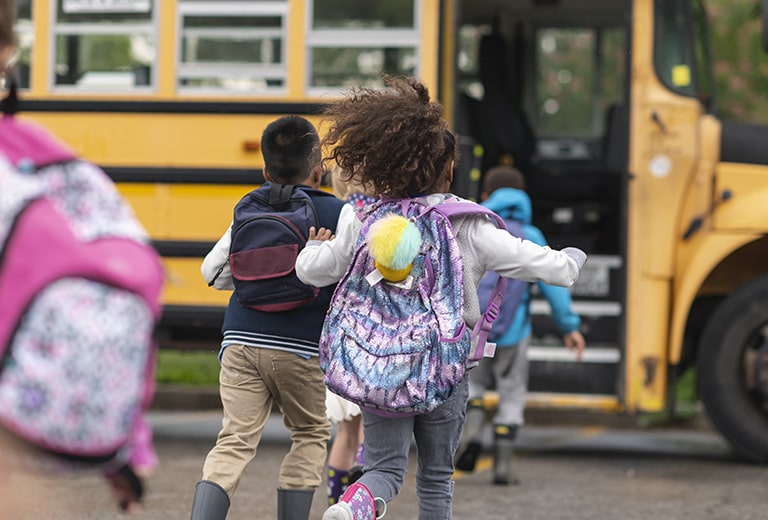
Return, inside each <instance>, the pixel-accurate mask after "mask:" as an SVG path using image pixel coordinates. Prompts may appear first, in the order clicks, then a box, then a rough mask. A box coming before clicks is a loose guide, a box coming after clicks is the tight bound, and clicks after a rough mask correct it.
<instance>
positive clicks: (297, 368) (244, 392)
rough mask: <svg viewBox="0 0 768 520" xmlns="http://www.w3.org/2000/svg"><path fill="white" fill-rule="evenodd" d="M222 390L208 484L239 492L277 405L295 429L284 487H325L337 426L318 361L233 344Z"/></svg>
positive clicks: (206, 468) (206, 471)
mask: <svg viewBox="0 0 768 520" xmlns="http://www.w3.org/2000/svg"><path fill="white" fill-rule="evenodd" d="M219 391H220V394H221V402H222V404H223V406H224V418H223V421H222V429H221V431H220V432H219V435H218V438H217V440H216V446H214V448H213V449H212V450H211V451H210V452H209V453H208V456H207V457H206V459H205V465H204V466H203V479H204V480H212V481H213V482H216V483H217V484H219V485H220V486H221V487H223V488H224V490H225V491H226V492H227V494H228V495H229V496H230V497H231V496H232V495H233V494H234V493H235V490H236V489H237V485H238V483H239V482H240V477H241V476H242V474H243V472H244V471H245V468H246V466H247V465H248V463H249V462H250V461H251V460H252V459H253V458H254V456H255V455H256V449H257V447H258V445H259V441H261V436H262V434H263V432H264V425H265V424H266V423H267V419H268V418H269V415H270V413H271V411H272V405H273V404H276V405H277V406H278V407H279V408H280V410H281V411H282V414H283V422H284V423H285V426H286V427H287V428H288V429H289V430H290V431H291V449H290V451H289V452H288V454H287V455H286V456H285V458H283V462H282V464H281V465H280V475H279V479H278V486H279V487H280V488H283V489H309V488H316V487H318V486H320V484H321V482H322V473H323V469H324V466H325V458H326V450H327V442H328V439H329V438H330V432H331V425H330V422H329V421H328V419H327V417H326V413H325V385H324V384H323V372H322V371H321V370H320V363H319V360H318V358H317V357H312V358H309V359H305V358H303V357H301V356H299V355H297V354H293V353H290V352H283V351H280V350H273V349H267V348H256V347H246V346H243V345H231V346H229V347H227V348H225V349H224V353H223V356H222V359H221V374H220V376H219Z"/></svg>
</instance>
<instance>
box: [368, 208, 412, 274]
mask: <svg viewBox="0 0 768 520" xmlns="http://www.w3.org/2000/svg"><path fill="white" fill-rule="evenodd" d="M368 248H369V251H370V253H371V256H372V257H373V259H374V264H375V266H376V269H378V270H379V272H381V274H382V276H383V277H384V279H385V280H387V281H389V282H400V281H402V280H404V279H405V278H406V277H407V276H408V274H409V273H410V272H411V266H412V264H413V259H414V258H415V257H416V255H417V254H418V252H419V249H420V248H421V233H420V232H419V230H418V228H417V227H416V226H415V225H414V223H413V222H411V221H410V220H408V219H407V218H405V217H401V216H399V215H394V214H391V215H387V216H385V217H383V218H382V219H380V220H379V221H377V222H375V223H374V224H373V225H372V226H371V229H370V230H369V232H368Z"/></svg>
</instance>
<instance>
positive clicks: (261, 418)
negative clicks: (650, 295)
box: [191, 116, 344, 520]
mask: <svg viewBox="0 0 768 520" xmlns="http://www.w3.org/2000/svg"><path fill="white" fill-rule="evenodd" d="M318 143H319V139H318V134H317V131H316V130H315V128H314V126H313V125H312V124H311V123H310V122H309V121H307V120H306V119H304V118H302V117H298V116H287V117H282V118H280V119H277V120H276V121H274V122H272V123H271V124H269V125H268V126H267V128H266V129H265V130H264V133H263V135H262V138H261V146H262V153H263V155H264V178H265V179H266V181H267V182H266V183H265V184H264V185H263V186H262V187H261V188H259V189H257V190H255V191H253V192H251V193H250V194H249V195H247V196H246V198H247V197H249V196H252V195H254V194H260V193H261V194H265V195H266V197H267V199H269V195H270V193H274V192H275V188H277V189H278V190H280V191H286V190H285V188H288V191H290V187H289V186H286V185H298V186H297V188H295V190H294V191H293V192H292V193H293V195H292V196H297V195H301V194H300V193H298V192H299V190H300V191H302V192H303V193H305V194H306V195H308V196H309V198H310V199H311V202H312V205H313V206H314V210H315V213H316V215H317V221H318V222H319V225H320V226H322V227H328V226H330V227H331V229H333V230H335V228H336V222H337V220H338V218H339V213H340V212H341V208H342V206H343V205H344V202H342V201H341V200H339V199H337V198H336V197H334V196H332V195H331V194H329V193H326V192H324V191H321V190H319V189H317V187H318V186H319V184H320V179H321V176H322V173H323V171H322V165H321V155H320V149H319V147H318ZM246 198H244V199H243V200H246ZM241 203H242V201H241ZM239 206H240V204H238V207H239ZM232 228H233V226H230V230H227V232H226V233H224V235H223V236H222V237H221V239H220V240H219V242H218V243H217V244H216V245H215V246H214V248H213V249H212V250H211V251H210V253H208V255H207V256H206V257H205V260H204V261H203V264H202V267H201V271H202V274H203V277H204V278H205V280H206V281H208V282H209V284H212V285H213V286H214V287H215V288H216V289H224V290H226V289H233V288H234V287H235V282H234V281H233V273H232V270H231V268H230V263H229V256H230V245H231V243H232V232H231V229H232ZM307 231H308V230H307ZM305 238H306V237H305ZM289 267H292V266H289ZM235 274H237V273H235ZM332 292H333V287H329V288H323V289H320V291H319V292H318V293H317V297H316V298H315V299H314V300H312V301H310V302H309V303H305V304H303V305H300V306H298V307H295V308H293V309H290V310H279V311H273V312H270V311H264V310H258V309H255V308H253V307H250V306H245V305H243V304H241V303H240V302H239V300H238V289H235V290H234V291H233V294H232V297H231V298H230V301H229V305H228V307H227V310H226V314H225V317H224V324H223V327H222V331H223V341H222V344H221V351H220V353H219V359H220V362H221V374H220V394H221V401H222V404H223V411H224V418H223V425H222V429H221V431H220V432H219V435H218V439H217V441H216V446H214V448H213V449H212V450H211V451H210V452H209V453H208V456H207V457H206V460H205V464H204V466H203V478H202V480H201V481H200V482H198V483H197V486H196V488H195V497H194V501H193V504H192V515H191V519H192V520H215V519H224V518H226V514H227V511H228V509H229V500H230V497H232V495H233V494H234V492H235V490H236V488H237V485H238V482H239V480H240V477H241V476H242V474H243V472H244V471H245V468H246V466H247V465H248V464H249V463H250V461H251V460H252V459H253V457H254V456H255V454H256V449H257V447H258V444H259V441H260V440H261V436H262V433H263V431H264V426H265V424H266V422H267V419H268V418H269V415H270V413H271V411H272V406H273V404H275V405H277V406H278V407H279V409H280V411H281V413H282V415H283V422H284V423H285V425H286V426H287V427H288V429H290V430H291V441H292V444H291V449H290V451H289V452H288V454H287V455H286V456H285V458H284V459H283V462H282V464H281V466H280V474H279V478H278V484H279V486H278V489H277V504H278V509H277V511H278V519H281V520H288V519H290V520H300V519H306V518H308V516H309V510H310V508H311V505H312V497H313V494H314V491H315V488H317V487H318V486H319V485H320V484H321V482H322V472H323V468H324V464H325V457H326V444H327V441H328V439H329V438H330V423H329V421H328V419H327V417H326V411H325V385H324V383H323V373H322V371H321V370H320V365H319V362H318V357H317V356H318V340H319V338H320V331H321V329H322V326H323V321H324V318H325V313H326V311H327V309H328V304H329V302H330V298H331V295H332Z"/></svg>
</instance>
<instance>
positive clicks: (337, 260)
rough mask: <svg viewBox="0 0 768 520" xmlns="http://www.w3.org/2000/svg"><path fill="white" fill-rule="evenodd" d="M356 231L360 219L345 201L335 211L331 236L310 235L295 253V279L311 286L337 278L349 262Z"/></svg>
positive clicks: (331, 281)
mask: <svg viewBox="0 0 768 520" xmlns="http://www.w3.org/2000/svg"><path fill="white" fill-rule="evenodd" d="M320 231H321V230H317V231H316V232H320ZM326 231H327V230H326ZM359 232H360V221H359V220H358V219H357V216H356V215H355V210H354V209H353V208H352V206H350V205H349V204H347V205H345V206H344V207H343V208H342V209H341V213H340V214H339V222H338V224H337V225H336V235H335V237H334V238H333V240H329V239H328V238H330V237H326V236H325V235H323V236H317V235H316V234H315V235H311V236H310V239H311V240H309V241H308V242H307V245H306V246H305V247H304V249H302V250H301V252H300V253H299V257H298V258H297V259H296V275H297V276H298V277H299V280H301V281H302V282H304V283H306V284H309V285H314V286H315V287H325V286H327V285H331V284H334V283H336V282H338V281H339V280H340V279H341V277H342V276H344V273H346V272H347V267H349V264H350V263H351V262H352V254H353V253H354V247H355V242H356V241H357V235H358V233H359Z"/></svg>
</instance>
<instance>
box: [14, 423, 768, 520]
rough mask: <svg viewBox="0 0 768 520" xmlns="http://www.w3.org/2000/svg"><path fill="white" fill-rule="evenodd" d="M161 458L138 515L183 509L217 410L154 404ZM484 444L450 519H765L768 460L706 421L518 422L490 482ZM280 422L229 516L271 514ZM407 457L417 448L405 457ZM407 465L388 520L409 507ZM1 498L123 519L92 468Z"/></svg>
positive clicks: (167, 514) (19, 477) (412, 511)
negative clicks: (509, 455)
mask: <svg viewBox="0 0 768 520" xmlns="http://www.w3.org/2000/svg"><path fill="white" fill-rule="evenodd" d="M151 421H152V423H153V425H154V429H155V437H156V447H157V449H158V453H159V456H160V467H159V468H158V470H157V472H156V473H155V474H154V475H153V476H152V477H151V478H150V480H149V482H148V493H147V498H146V502H145V511H144V513H143V515H142V516H141V518H146V519H177V520H179V519H188V518H189V511H190V506H191V502H192V494H193V491H194V486H195V483H196V482H197V480H199V478H200V471H201V468H202V464H203V460H204V458H205V454H206V453H207V451H208V450H209V449H210V447H211V446H212V445H213V443H214V441H215V437H216V433H217V432H218V429H219V426H220V412H218V411H216V410H213V411H190V412H162V411H155V412H152V415H151ZM486 433H487V436H486V437H487V439H486V448H487V450H486V453H485V454H484V456H483V457H482V458H481V460H480V461H479V463H478V468H477V471H476V472H474V473H472V474H463V473H457V474H456V475H455V497H454V514H453V518H454V519H459V520H464V519H467V520H480V519H496V518H499V519H509V520H517V519H519V520H539V519H540V520H551V519H562V520H662V519H664V520H667V519H669V520H673V519H692V520H693V519H695V520H731V519H733V520H765V519H768V467H766V466H754V465H749V464H745V463H742V462H739V461H737V460H735V459H734V458H733V457H732V456H731V454H730V451H729V449H728V447H727V445H726V444H725V442H724V441H723V440H722V439H721V438H720V437H719V435H718V434H717V433H715V432H713V431H712V430H711V429H708V428H690V427H686V428H684V429H681V428H669V427H665V428H636V427H631V428H627V427H614V426H606V425H600V424H569V425H556V424H528V425H526V426H525V427H524V428H523V430H522V431H521V436H520V439H519V449H518V451H517V454H516V456H515V458H514V468H515V471H516V473H517V476H518V477H519V478H520V479H521V484H520V485H517V486H508V487H500V486H493V485H491V484H490V467H491V460H490V456H489V453H488V451H489V448H490V441H491V438H490V431H487V432H486ZM288 442H289V441H288V435H287V431H286V430H285V428H284V427H283V425H282V423H281V422H280V418H279V416H273V418H272V419H271V420H270V422H269V424H268V426H267V430H266V432H265V435H264V439H263V441H262V445H261V447H260V449H259V453H258V454H257V456H256V459H255V460H254V461H253V462H252V463H251V465H250V466H249V468H248V471H247V472H246V474H245V476H244V477H243V479H242V481H241V484H240V487H239V489H238V491H237V493H236V495H235V497H234V500H233V503H232V507H231V509H230V513H229V516H228V518H229V519H231V520H259V519H265V520H266V519H275V518H277V513H276V509H277V508H276V493H275V482H276V478H277V472H278V465H279V464H280V460H281V458H282V456H283V455H284V454H285V452H286V450H287V447H288ZM412 460H413V459H412ZM414 469H415V468H414V467H413V466H412V467H411V469H410V471H409V474H408V476H407V478H406V482H405V486H404V488H403V491H402V493H401V494H400V496H398V497H397V498H396V499H395V500H393V501H392V502H390V504H389V507H388V512H387V515H386V517H385V518H386V519H387V520H400V519H413V520H415V519H416V518H417V506H416V493H415V483H414V478H413V471H414ZM5 477H6V478H4V479H3V480H2V485H0V493H2V495H0V501H2V500H3V499H5V500H9V499H12V500H14V501H16V502H17V503H18V504H21V505H22V506H23V507H21V508H20V509H21V510H22V512H21V513H19V514H16V515H13V516H6V515H3V514H1V513H0V519H2V520H5V519H6V518H8V519H9V520H10V519H11V518H13V519H14V520H17V519H18V520H24V519H35V520H37V519H46V520H48V519H54V520H55V519H59V520H81V519H99V520H113V519H121V518H122V519H125V518H126V517H125V515H122V514H120V513H118V512H117V511H116V508H115V507H114V506H113V504H112V502H111V501H110V499H109V495H108V489H107V487H106V484H105V483H104V482H103V481H102V480H101V479H100V478H99V477H98V476H96V475H93V474H91V473H76V474H71V473H61V472H56V471H53V472H50V473H49V474H47V475H45V476H43V477H35V478H33V477H32V476H30V475H26V474H24V473H23V472H21V473H14V474H12V475H6V476H5ZM324 509H325V493H324V490H323V489H319V490H318V491H317V492H316V494H315V497H314V502H313V510H312V513H311V516H310V520H320V518H321V517H322V512H323V510H324Z"/></svg>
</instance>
